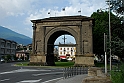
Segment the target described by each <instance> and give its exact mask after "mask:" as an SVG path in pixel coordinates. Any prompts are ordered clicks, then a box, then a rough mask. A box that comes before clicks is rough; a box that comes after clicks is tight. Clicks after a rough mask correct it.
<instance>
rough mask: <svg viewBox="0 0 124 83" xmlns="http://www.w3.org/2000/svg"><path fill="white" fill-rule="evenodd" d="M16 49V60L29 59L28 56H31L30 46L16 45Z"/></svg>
mask: <svg viewBox="0 0 124 83" xmlns="http://www.w3.org/2000/svg"><path fill="white" fill-rule="evenodd" d="M16 48H17V51H16V57H17V58H18V59H22V60H28V59H29V55H30V54H31V51H32V44H28V45H26V46H25V45H22V44H18V45H17V47H16Z"/></svg>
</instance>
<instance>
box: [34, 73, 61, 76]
mask: <svg viewBox="0 0 124 83" xmlns="http://www.w3.org/2000/svg"><path fill="white" fill-rule="evenodd" d="M59 73H63V72H55V73H54V72H52V73H41V74H32V75H33V76H40V75H47V74H59Z"/></svg>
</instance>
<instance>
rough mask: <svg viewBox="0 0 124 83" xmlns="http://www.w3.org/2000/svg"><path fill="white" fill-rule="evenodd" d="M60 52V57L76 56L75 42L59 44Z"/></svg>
mask: <svg viewBox="0 0 124 83" xmlns="http://www.w3.org/2000/svg"><path fill="white" fill-rule="evenodd" d="M58 54H59V57H60V59H68V58H75V54H76V46H75V44H59V46H58Z"/></svg>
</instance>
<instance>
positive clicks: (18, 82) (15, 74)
mask: <svg viewBox="0 0 124 83" xmlns="http://www.w3.org/2000/svg"><path fill="white" fill-rule="evenodd" d="M14 64H15V63H2V64H0V83H56V82H57V81H58V80H60V79H62V78H63V77H62V76H63V69H62V68H45V67H17V66H13V65H14Z"/></svg>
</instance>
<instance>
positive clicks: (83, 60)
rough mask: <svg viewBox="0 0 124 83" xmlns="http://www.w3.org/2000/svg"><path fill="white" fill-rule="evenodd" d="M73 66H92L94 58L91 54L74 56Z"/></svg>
mask: <svg viewBox="0 0 124 83" xmlns="http://www.w3.org/2000/svg"><path fill="white" fill-rule="evenodd" d="M74 66H94V57H93V55H91V54H85V55H76V56H75V65H74Z"/></svg>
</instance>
